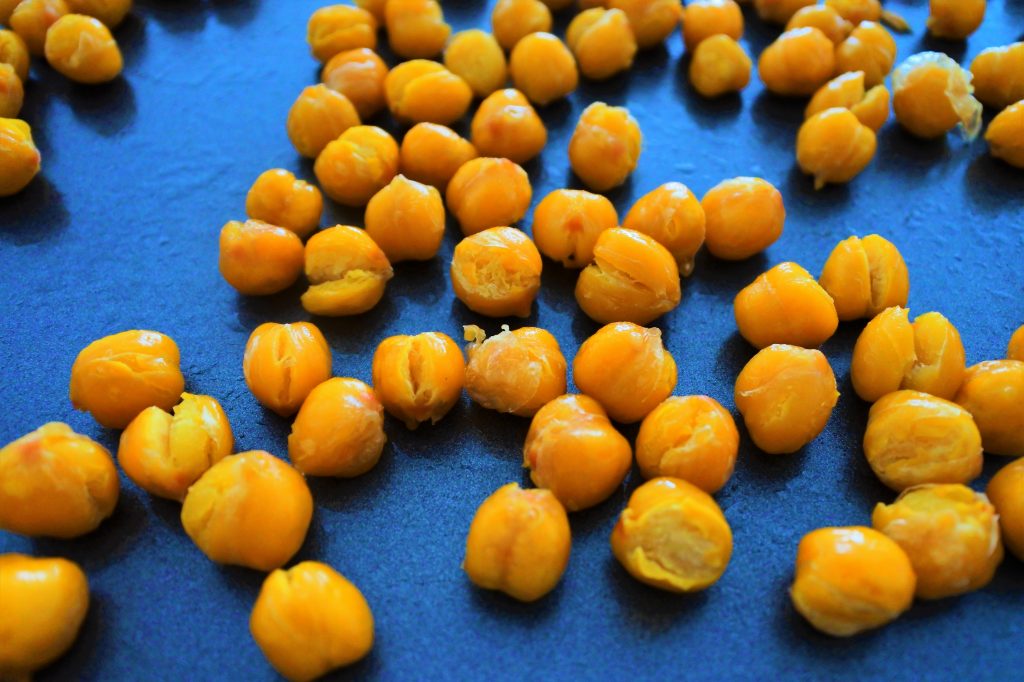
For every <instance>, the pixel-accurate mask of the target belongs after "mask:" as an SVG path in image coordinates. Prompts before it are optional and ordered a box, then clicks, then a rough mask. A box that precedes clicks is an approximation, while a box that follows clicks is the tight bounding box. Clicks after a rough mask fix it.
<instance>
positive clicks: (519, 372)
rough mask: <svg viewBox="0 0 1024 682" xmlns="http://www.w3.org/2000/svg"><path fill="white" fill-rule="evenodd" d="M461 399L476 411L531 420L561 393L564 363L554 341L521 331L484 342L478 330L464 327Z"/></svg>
mask: <svg viewBox="0 0 1024 682" xmlns="http://www.w3.org/2000/svg"><path fill="white" fill-rule="evenodd" d="M465 339H466V340H467V341H470V342H471V343H470V344H469V345H468V346H466V356H467V357H468V358H469V361H468V362H467V363H466V393H468V394H469V397H470V398H471V399H472V400H473V401H474V402H476V403H478V404H479V405H481V406H483V407H486V408H487V409H489V410H497V411H498V412H504V413H507V414H514V415H516V416H518V417H532V416H533V415H534V414H536V413H537V410H539V409H540V408H541V407H542V406H544V405H545V404H547V403H548V402H550V401H552V400H554V399H555V398H557V397H558V396H560V395H562V394H563V393H565V387H566V363H565V357H564V356H563V355H562V349H561V348H560V347H559V346H558V341H557V340H556V339H555V337H554V336H552V335H551V334H550V333H549V332H547V331H545V330H543V329H539V328H537V327H521V328H519V329H516V330H515V331H510V330H509V328H508V325H502V332H501V333H500V334H497V335H495V336H492V337H490V338H487V336H486V334H485V333H484V330H482V329H480V327H476V326H473V325H468V326H466V327H465Z"/></svg>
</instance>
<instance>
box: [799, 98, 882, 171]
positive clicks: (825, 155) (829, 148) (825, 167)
mask: <svg viewBox="0 0 1024 682" xmlns="http://www.w3.org/2000/svg"><path fill="white" fill-rule="evenodd" d="M877 146H878V140H877V138H876V137H875V131H874V130H872V129H871V128H869V127H868V126H866V125H864V124H863V123H861V121H860V119H858V118H857V116H856V115H855V114H854V113H853V112H852V111H850V110H849V109H842V108H838V107H835V108H832V109H826V110H825V111H822V112H821V113H818V114H814V115H813V116H811V117H810V118H808V119H807V120H806V121H804V123H803V125H801V126H800V132H799V133H798V134H797V138H796V160H797V163H798V164H799V165H800V170H802V171H803V172H804V173H806V174H807V175H812V176H814V189H816V190H820V189H822V188H823V187H824V186H825V185H827V184H829V183H832V184H845V183H847V182H850V181H851V180H853V179H854V178H855V177H856V176H857V175H859V174H860V173H861V171H863V170H864V169H865V168H866V167H867V165H868V164H869V163H871V159H873V158H874V156H875V149H876V148H877Z"/></svg>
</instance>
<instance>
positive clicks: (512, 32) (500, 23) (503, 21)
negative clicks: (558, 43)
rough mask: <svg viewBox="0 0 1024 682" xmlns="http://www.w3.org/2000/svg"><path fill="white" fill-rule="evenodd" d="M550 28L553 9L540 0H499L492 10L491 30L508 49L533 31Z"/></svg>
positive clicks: (545, 30)
mask: <svg viewBox="0 0 1024 682" xmlns="http://www.w3.org/2000/svg"><path fill="white" fill-rule="evenodd" d="M550 30H551V10H549V9H548V8H547V6H546V5H545V4H544V3H543V2H541V1H540V0H498V2H497V3H496V4H495V5H494V10H493V11H492V12H491V31H493V32H494V37H495V38H496V39H497V41H498V44H499V45H501V46H502V47H503V48H505V49H506V50H511V49H512V48H513V47H515V46H516V43H518V42H519V41H520V40H522V39H523V38H524V37H525V36H527V35H529V34H531V33H537V32H538V31H543V32H547V31H550Z"/></svg>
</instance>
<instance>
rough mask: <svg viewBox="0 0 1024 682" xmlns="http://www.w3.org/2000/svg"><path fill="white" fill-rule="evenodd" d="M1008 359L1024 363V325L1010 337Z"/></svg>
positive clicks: (1007, 348)
mask: <svg viewBox="0 0 1024 682" xmlns="http://www.w3.org/2000/svg"><path fill="white" fill-rule="evenodd" d="M1006 359H1007V360H1021V361H1024V324H1022V325H1021V326H1019V327H1017V331H1015V332H1014V333H1013V335H1012V336H1011V337H1010V343H1009V345H1008V346H1007V347H1006Z"/></svg>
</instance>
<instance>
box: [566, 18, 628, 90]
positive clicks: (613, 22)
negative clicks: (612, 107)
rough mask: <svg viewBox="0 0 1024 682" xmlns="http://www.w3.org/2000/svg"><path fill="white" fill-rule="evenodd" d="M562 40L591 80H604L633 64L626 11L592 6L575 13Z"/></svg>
mask: <svg viewBox="0 0 1024 682" xmlns="http://www.w3.org/2000/svg"><path fill="white" fill-rule="evenodd" d="M565 42H566V43H568V45H569V48H570V49H571V50H572V52H573V54H574V55H575V56H576V61H577V63H578V64H579V68H580V71H581V72H583V75H584V76H586V77H587V78H590V79H591V80H604V79H606V78H611V77H612V76H614V75H615V74H617V73H620V72H622V71H625V70H627V69H628V68H629V67H631V66H633V57H634V56H635V55H636V50H637V44H636V37H635V36H634V35H633V29H632V28H631V27H630V25H629V19H628V18H627V17H626V13H625V12H623V11H622V10H620V9H604V8H601V7H595V8H593V9H587V10H584V11H582V12H580V13H579V14H577V15H576V18H574V19H573V20H572V21H571V22H570V23H569V28H568V29H566V32H565Z"/></svg>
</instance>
